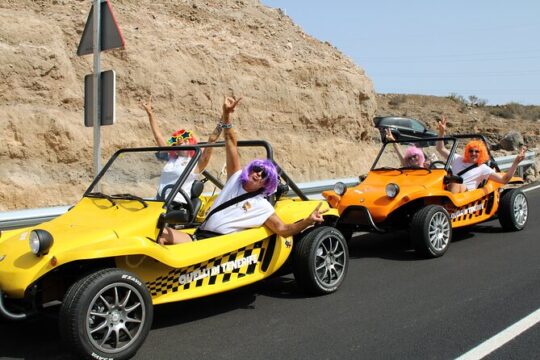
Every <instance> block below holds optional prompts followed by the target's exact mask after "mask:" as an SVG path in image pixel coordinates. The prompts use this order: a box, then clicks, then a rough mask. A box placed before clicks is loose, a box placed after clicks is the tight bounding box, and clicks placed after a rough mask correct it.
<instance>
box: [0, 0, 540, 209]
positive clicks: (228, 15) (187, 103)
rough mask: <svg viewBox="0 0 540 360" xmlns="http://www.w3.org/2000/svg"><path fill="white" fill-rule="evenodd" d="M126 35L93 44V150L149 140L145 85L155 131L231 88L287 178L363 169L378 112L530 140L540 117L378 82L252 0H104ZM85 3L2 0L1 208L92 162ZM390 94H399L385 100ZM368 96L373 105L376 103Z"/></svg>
mask: <svg viewBox="0 0 540 360" xmlns="http://www.w3.org/2000/svg"><path fill="white" fill-rule="evenodd" d="M112 7H113V11H114V13H115V15H116V17H117V19H118V21H119V24H120V27H121V29H122V32H123V35H124V37H125V39H126V48H125V49H123V50H112V51H108V52H106V53H104V54H103V56H102V69H103V70H106V69H114V70H115V71H116V73H117V114H116V115H117V124H115V125H114V126H108V127H103V128H102V132H101V133H102V148H103V161H105V160H106V159H107V158H108V157H109V156H110V154H111V153H112V152H113V151H115V150H117V149H119V148H122V147H133V146H148V145H153V139H152V136H151V132H150V128H149V126H148V123H147V119H146V114H145V113H144V111H143V110H142V109H141V108H140V106H139V103H140V101H141V100H142V99H146V98H147V97H148V95H149V94H152V95H153V97H154V106H155V114H156V117H157V118H158V119H159V121H160V125H161V128H162V130H163V132H164V133H170V132H172V131H173V130H176V129H177V128H180V127H186V128H193V129H195V130H196V132H197V133H198V135H199V136H200V137H201V138H205V137H206V136H207V134H208V133H209V132H210V131H211V129H213V128H214V126H215V123H216V119H217V118H218V116H219V113H220V106H221V102H222V99H223V95H235V96H242V97H243V100H242V103H241V105H240V107H239V109H238V111H237V112H236V113H235V116H236V127H237V129H238V132H239V135H240V137H241V138H243V139H248V138H250V139H265V140H268V141H270V142H271V143H272V144H273V146H274V150H275V157H276V159H277V160H278V161H279V162H280V163H281V164H282V165H283V166H284V168H285V169H287V171H288V173H289V174H290V175H291V177H292V178H293V179H295V180H297V181H310V180H319V179H328V178H336V177H349V176H355V175H357V174H361V173H365V171H366V170H367V168H368V166H369V165H370V164H371V162H372V159H373V156H374V153H375V151H376V150H377V149H378V148H379V140H378V133H377V132H376V131H375V130H374V129H373V128H372V121H371V119H372V117H373V116H374V115H376V114H394V115H407V116H414V117H418V118H421V119H424V120H427V121H428V122H431V124H432V126H434V121H433V119H434V117H435V116H438V115H440V114H442V113H446V114H448V115H449V117H450V119H451V121H452V124H453V125H454V126H456V129H458V130H463V131H465V130H466V129H469V128H471V129H472V130H475V131H476V130H478V131H486V132H488V134H490V135H493V136H494V137H500V136H503V132H504V131H505V130H506V129H514V128H517V129H519V130H520V131H522V132H523V133H524V135H526V136H529V137H527V138H526V139H527V140H528V141H529V142H530V143H536V142H537V140H538V135H539V126H538V121H536V122H532V121H531V122H530V124H529V123H525V122H520V121H517V120H516V121H514V120H510V121H508V120H504V119H501V118H498V117H494V116H491V115H489V114H488V113H486V112H485V111H486V110H485V109H477V108H470V109H467V108H465V109H463V108H462V106H461V105H460V104H458V103H456V102H453V101H452V100H449V99H444V98H436V97H421V96H404V95H379V96H377V95H375V94H374V92H373V85H372V83H371V80H370V79H369V78H367V77H366V75H365V73H364V71H363V70H362V69H361V68H360V67H358V66H357V65H356V64H354V63H353V62H352V61H351V60H350V59H349V58H348V57H347V56H345V55H344V54H342V53H340V52H339V51H338V50H336V49H335V48H334V47H333V46H332V45H331V44H329V43H327V42H321V41H319V40H317V39H314V38H312V37H311V36H309V35H307V34H305V33H304V32H303V30H302V29H301V28H300V27H298V26H297V25H295V24H294V23H293V22H292V21H291V19H290V18H289V17H287V16H286V15H285V14H284V13H283V12H282V11H281V10H279V9H271V8H267V7H265V6H263V5H261V4H260V3H259V2H258V1H257V0H234V1H233V0H224V1H205V2H202V1H192V0H183V1H158V2H156V1H150V0H129V1H128V0H113V1H112ZM89 8H90V2H89V1H81V0H69V1H68V0H54V1H50V0H17V1H15V0H4V1H2V2H1V3H0V210H8V209H23V208H35V207H45V206H54V205H65V204H71V203H74V202H75V201H77V199H79V198H80V195H81V193H82V191H83V190H84V189H85V188H86V187H87V185H88V184H89V182H90V180H91V177H92V176H93V169H92V144H93V132H92V129H91V128H85V127H84V126H83V120H82V119H83V78H84V76H85V75H86V74H89V73H91V71H92V57H91V56H85V57H77V56H76V49H77V46H78V43H79V40H80V37H81V34H82V30H83V28H84V23H85V22H86V18H87V16H88V11H89ZM396 99H397V100H396ZM377 104H378V108H377Z"/></svg>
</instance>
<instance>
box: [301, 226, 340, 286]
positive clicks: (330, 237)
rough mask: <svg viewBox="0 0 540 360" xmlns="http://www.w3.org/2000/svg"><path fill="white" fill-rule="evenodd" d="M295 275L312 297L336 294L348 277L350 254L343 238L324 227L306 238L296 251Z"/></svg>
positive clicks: (304, 237)
mask: <svg viewBox="0 0 540 360" xmlns="http://www.w3.org/2000/svg"><path fill="white" fill-rule="evenodd" d="M293 256H294V262H293V272H294V278H295V279H296V282H297V284H298V285H299V286H300V287H301V288H303V289H304V290H306V291H307V292H309V293H312V294H318V295H322V294H329V293H331V292H334V291H336V290H337V289H338V288H339V286H340V285H341V283H342V282H343V279H344V278H345V274H346V273H347V268H348V266H349V250H348V247H347V241H346V240H345V238H344V237H343V235H342V234H341V233H340V232H339V230H337V229H336V228H333V227H328V226H321V227H318V228H315V229H313V230H312V231H310V232H309V233H307V234H306V235H304V236H302V237H301V238H300V240H299V241H298V243H297V244H296V245H295V248H294V255H293Z"/></svg>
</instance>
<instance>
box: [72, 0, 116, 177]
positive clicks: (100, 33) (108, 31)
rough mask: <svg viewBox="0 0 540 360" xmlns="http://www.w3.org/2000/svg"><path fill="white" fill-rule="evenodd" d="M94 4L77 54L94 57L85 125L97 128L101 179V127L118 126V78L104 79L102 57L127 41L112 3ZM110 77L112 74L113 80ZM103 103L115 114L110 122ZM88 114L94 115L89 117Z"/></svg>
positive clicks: (102, 0) (96, 151) (96, 161)
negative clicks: (116, 112) (116, 83)
mask: <svg viewBox="0 0 540 360" xmlns="http://www.w3.org/2000/svg"><path fill="white" fill-rule="evenodd" d="M92 2H93V5H92V9H91V10H90V14H89V15H88V19H87V20H86V24H85V26H84V31H83V34H82V36H81V41H80V42H79V47H78V49H77V55H79V56H83V55H89V54H94V73H93V74H92V86H87V84H86V83H85V90H86V88H87V87H90V88H92V91H91V93H88V92H86V91H85V125H86V124H88V123H89V122H90V123H91V125H89V126H93V127H94V173H95V176H97V175H98V173H99V171H100V170H101V133H100V127H101V125H112V123H114V108H115V105H114V102H115V94H114V91H115V79H116V77H115V74H114V71H112V72H106V73H105V74H104V76H102V74H101V65H100V60H101V55H100V54H101V51H103V50H109V49H115V48H122V47H124V45H125V41H124V38H123V36H122V32H121V31H120V28H119V27H118V23H117V21H116V18H115V17H114V15H113V12H112V8H111V4H110V3H109V0H93V1H92ZM110 74H112V78H111V76H110ZM103 77H105V78H106V79H108V80H111V81H108V82H106V85H103V84H102V81H101V79H102V78H103ZM103 86H106V89H105V96H106V100H105V101H103V100H102V93H103V92H104V89H103ZM111 92H112V93H111ZM90 98H91V99H90ZM111 102H112V104H111ZM103 103H105V105H106V109H108V110H110V111H112V115H110V114H109V112H107V114H109V115H110V116H109V118H110V119H108V120H106V121H103V119H102V116H103V114H104V110H103ZM87 104H88V105H87ZM87 111H88V112H90V113H91V114H88V113H87ZM88 118H89V119H88ZM88 120H89V121H88Z"/></svg>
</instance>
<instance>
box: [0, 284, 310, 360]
mask: <svg viewBox="0 0 540 360" xmlns="http://www.w3.org/2000/svg"><path fill="white" fill-rule="evenodd" d="M286 294H290V296H291V297H295V296H298V297H301V296H302V294H301V293H300V292H299V291H298V290H296V286H295V283H294V280H292V279H286V278H283V279H282V278H280V277H278V278H273V279H269V280H266V281H262V282H259V283H256V284H253V285H250V286H246V287H244V288H241V289H238V290H233V291H229V292H226V293H223V294H218V295H213V296H208V297H204V298H200V299H194V300H187V301H181V302H176V303H170V304H163V305H159V306H155V307H154V321H153V324H152V329H160V328H166V327H171V326H178V325H185V324H188V323H190V322H192V321H199V320H201V319H204V318H207V317H212V316H216V315H219V314H223V313H226V312H229V311H234V310H237V309H254V308H255V306H254V303H255V300H256V298H257V296H258V295H264V296H270V297H278V298H279V297H285V296H287V295H286ZM10 358H14V359H28V360H32V359H36V360H37V359H40V360H41V359H47V360H67V359H70V360H71V359H76V357H73V356H72V355H71V354H70V353H69V350H68V348H67V345H66V344H64V343H63V342H62V339H61V337H60V331H59V330H58V319H57V314H56V313H52V314H49V315H48V316H38V317H36V318H33V319H30V320H27V321H23V322H11V321H7V320H5V319H3V318H0V359H10Z"/></svg>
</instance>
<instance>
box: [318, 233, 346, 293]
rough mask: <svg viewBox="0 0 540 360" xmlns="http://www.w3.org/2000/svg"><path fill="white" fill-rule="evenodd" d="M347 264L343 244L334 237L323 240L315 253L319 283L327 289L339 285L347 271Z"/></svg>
mask: <svg viewBox="0 0 540 360" xmlns="http://www.w3.org/2000/svg"><path fill="white" fill-rule="evenodd" d="M346 262H347V256H346V253H345V248H344V247H343V243H342V242H341V241H340V240H339V239H338V238H336V237H334V236H329V237H327V238H325V239H323V240H322V241H321V242H320V243H319V247H318V248H317V250H316V252H315V274H316V277H317V281H319V283H321V284H324V285H325V286H327V287H331V286H334V285H336V284H338V283H339V281H340V280H341V278H342V276H343V272H344V271H345V265H346Z"/></svg>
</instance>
